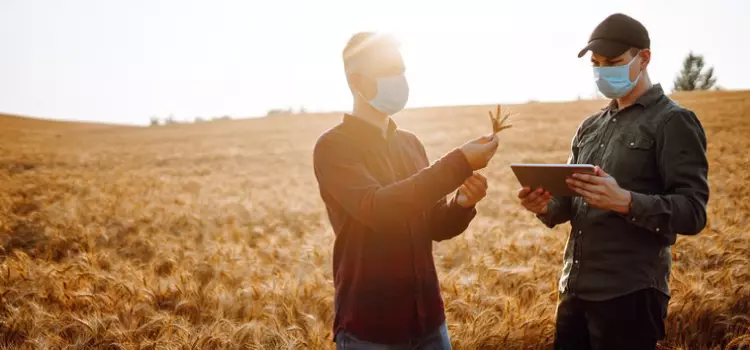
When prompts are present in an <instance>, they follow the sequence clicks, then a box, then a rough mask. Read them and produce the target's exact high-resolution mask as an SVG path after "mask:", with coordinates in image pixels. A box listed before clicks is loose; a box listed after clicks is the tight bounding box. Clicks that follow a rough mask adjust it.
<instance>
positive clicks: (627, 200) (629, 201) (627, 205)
mask: <svg viewBox="0 0 750 350" xmlns="http://www.w3.org/2000/svg"><path fill="white" fill-rule="evenodd" d="M622 191H623V195H622V198H623V200H622V204H621V205H620V206H619V208H618V209H617V212H618V213H620V214H622V215H628V214H630V210H631V209H632V208H633V194H632V193H631V192H630V191H628V190H622Z"/></svg>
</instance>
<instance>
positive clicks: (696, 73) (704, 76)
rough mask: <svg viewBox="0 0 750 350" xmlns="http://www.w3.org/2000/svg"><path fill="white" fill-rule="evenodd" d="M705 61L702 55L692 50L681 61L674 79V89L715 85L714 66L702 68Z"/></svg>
mask: <svg viewBox="0 0 750 350" xmlns="http://www.w3.org/2000/svg"><path fill="white" fill-rule="evenodd" d="M704 65H705V62H704V60H703V55H696V54H693V52H692V51H690V53H689V54H688V55H687V57H685V60H684V61H682V70H681V71H680V74H679V75H678V76H677V77H676V78H675V80H674V90H675V91H693V90H709V89H711V88H712V87H714V85H716V77H714V67H709V68H708V69H706V70H705V71H704V70H703V68H704Z"/></svg>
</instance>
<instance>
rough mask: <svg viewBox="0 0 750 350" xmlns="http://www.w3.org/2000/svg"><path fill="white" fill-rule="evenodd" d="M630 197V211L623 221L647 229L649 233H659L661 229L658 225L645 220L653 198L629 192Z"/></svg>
mask: <svg viewBox="0 0 750 350" xmlns="http://www.w3.org/2000/svg"><path fill="white" fill-rule="evenodd" d="M630 196H631V198H632V201H631V204H630V211H629V212H628V215H626V216H625V219H626V220H627V221H628V222H629V223H631V224H633V225H636V226H639V227H642V228H645V229H648V230H650V231H653V232H656V233H661V231H662V230H661V228H659V227H658V225H654V224H653V220H647V215H648V211H649V208H650V207H651V203H652V202H653V198H652V197H651V196H649V195H647V194H643V193H636V192H633V191H631V192H630Z"/></svg>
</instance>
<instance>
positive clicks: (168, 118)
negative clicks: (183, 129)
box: [164, 114, 177, 124]
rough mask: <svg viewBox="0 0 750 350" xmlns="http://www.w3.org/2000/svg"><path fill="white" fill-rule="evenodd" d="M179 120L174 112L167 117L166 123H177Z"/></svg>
mask: <svg viewBox="0 0 750 350" xmlns="http://www.w3.org/2000/svg"><path fill="white" fill-rule="evenodd" d="M175 123H177V121H176V120H175V119H174V114H170V115H169V117H167V119H165V120H164V124H175Z"/></svg>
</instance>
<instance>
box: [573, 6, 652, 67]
mask: <svg viewBox="0 0 750 350" xmlns="http://www.w3.org/2000/svg"><path fill="white" fill-rule="evenodd" d="M633 47H635V48H638V49H648V48H651V39H649V37H648V31H647V30H646V27H644V26H643V24H641V22H638V21H637V20H635V19H634V18H632V17H630V16H628V15H625V14H622V13H615V14H613V15H610V16H609V17H607V18H605V19H604V20H603V21H602V22H601V23H599V25H597V26H596V28H594V31H593V32H592V33H591V36H590V37H589V44H588V45H586V47H584V48H583V50H581V52H579V53H578V57H583V55H585V54H586V51H589V50H591V51H593V52H594V53H596V54H597V55H601V56H604V57H608V58H614V57H617V56H620V55H622V54H623V53H625V51H627V50H628V49H630V48H633Z"/></svg>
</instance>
